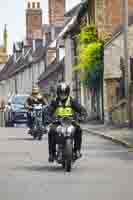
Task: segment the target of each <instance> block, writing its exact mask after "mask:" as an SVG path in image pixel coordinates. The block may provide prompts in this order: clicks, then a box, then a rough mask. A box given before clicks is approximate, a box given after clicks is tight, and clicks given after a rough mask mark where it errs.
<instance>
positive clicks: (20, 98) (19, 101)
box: [12, 96, 27, 105]
mask: <svg viewBox="0 0 133 200" xmlns="http://www.w3.org/2000/svg"><path fill="white" fill-rule="evenodd" d="M26 99H27V96H14V97H13V98H12V104H22V105H24V104H25V102H26Z"/></svg>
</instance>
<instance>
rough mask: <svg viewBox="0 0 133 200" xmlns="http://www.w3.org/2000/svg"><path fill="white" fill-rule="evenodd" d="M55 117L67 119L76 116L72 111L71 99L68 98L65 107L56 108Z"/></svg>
mask: <svg viewBox="0 0 133 200" xmlns="http://www.w3.org/2000/svg"><path fill="white" fill-rule="evenodd" d="M55 115H56V116H57V117H67V116H73V115H74V110H73V109H72V107H71V104H70V97H68V99H67V101H66V103H65V106H62V105H59V106H58V107H57V108H56V111H55Z"/></svg>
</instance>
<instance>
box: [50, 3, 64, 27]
mask: <svg viewBox="0 0 133 200" xmlns="http://www.w3.org/2000/svg"><path fill="white" fill-rule="evenodd" d="M48 2H49V23H50V24H56V25H62V24H63V23H64V13H65V0H49V1H48Z"/></svg>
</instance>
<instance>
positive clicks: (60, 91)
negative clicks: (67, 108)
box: [57, 82, 70, 100]
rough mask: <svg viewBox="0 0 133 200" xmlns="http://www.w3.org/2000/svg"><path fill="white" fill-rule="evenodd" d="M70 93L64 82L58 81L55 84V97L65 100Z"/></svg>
mask: <svg viewBox="0 0 133 200" xmlns="http://www.w3.org/2000/svg"><path fill="white" fill-rule="evenodd" d="M69 94H70V87H69V85H67V84H66V83H64V82H62V83H59V84H58V86H57V97H58V98H59V99H60V100H65V99H67V97H68V96H69Z"/></svg>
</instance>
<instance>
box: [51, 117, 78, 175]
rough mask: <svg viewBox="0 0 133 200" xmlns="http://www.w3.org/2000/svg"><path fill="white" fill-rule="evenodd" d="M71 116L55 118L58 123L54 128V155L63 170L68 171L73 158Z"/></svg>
mask: <svg viewBox="0 0 133 200" xmlns="http://www.w3.org/2000/svg"><path fill="white" fill-rule="evenodd" d="M73 122H74V120H73V118H72V117H64V118H60V119H56V121H55V123H56V124H58V125H57V128H56V135H55V142H56V156H55V159H56V161H57V163H59V164H62V167H63V168H64V169H65V171H67V172H70V171H71V168H72V164H73V162H74V161H75V159H74V151H73V149H74V133H75V127H74V126H73Z"/></svg>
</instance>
